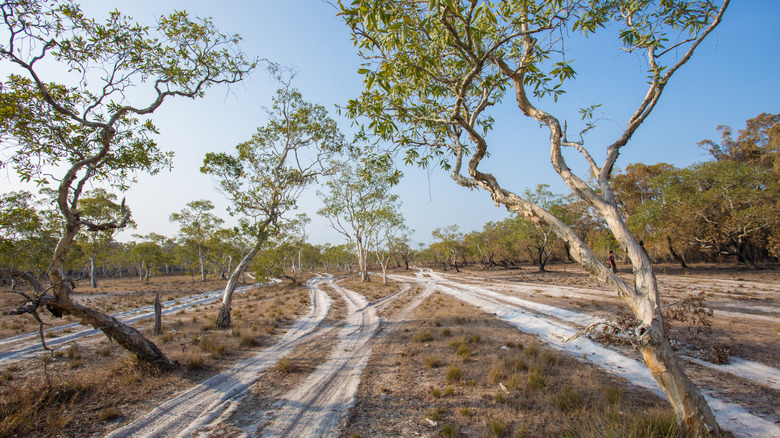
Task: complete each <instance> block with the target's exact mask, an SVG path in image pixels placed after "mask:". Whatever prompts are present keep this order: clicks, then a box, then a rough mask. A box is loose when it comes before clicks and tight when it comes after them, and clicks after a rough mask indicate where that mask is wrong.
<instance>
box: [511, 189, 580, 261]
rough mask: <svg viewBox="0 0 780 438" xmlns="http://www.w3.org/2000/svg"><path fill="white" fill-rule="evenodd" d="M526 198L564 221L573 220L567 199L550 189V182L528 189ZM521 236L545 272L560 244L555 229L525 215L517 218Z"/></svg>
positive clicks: (530, 253) (533, 257)
mask: <svg viewBox="0 0 780 438" xmlns="http://www.w3.org/2000/svg"><path fill="white" fill-rule="evenodd" d="M524 197H525V199H527V200H528V201H529V202H532V203H534V204H536V205H538V206H539V207H541V208H543V209H545V210H547V211H549V212H550V213H551V214H553V215H555V216H556V217H557V218H559V219H561V221H563V222H564V223H566V224H568V223H570V222H571V220H570V219H569V216H571V215H570V214H567V213H569V212H568V211H567V206H566V199H565V198H564V197H563V196H561V195H558V194H555V193H553V192H552V191H550V186H549V185H548V184H538V185H537V186H536V189H534V190H530V189H528V190H526V191H525V193H524ZM516 221H517V225H518V227H519V230H520V233H521V236H518V237H519V238H520V239H521V241H522V242H523V244H524V245H525V247H526V249H527V250H528V253H529V255H530V256H531V258H532V259H533V260H534V261H535V263H537V264H538V265H537V266H539V272H545V269H544V267H545V266H546V265H547V262H548V261H549V259H550V257H551V256H552V254H553V252H554V251H555V248H556V247H557V246H558V245H560V243H559V242H560V239H559V238H558V236H557V235H556V234H555V230H554V229H553V227H551V226H550V225H548V224H546V223H544V222H534V221H531V220H528V219H524V218H523V217H517V218H516Z"/></svg>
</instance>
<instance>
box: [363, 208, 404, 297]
mask: <svg viewBox="0 0 780 438" xmlns="http://www.w3.org/2000/svg"><path fill="white" fill-rule="evenodd" d="M400 207H401V204H400V203H388V204H387V205H386V206H385V207H384V208H383V209H382V210H381V211H378V212H377V222H378V224H377V226H376V228H375V229H374V234H373V236H372V237H371V240H372V245H371V246H373V248H374V255H375V256H376V260H377V262H379V266H380V267H381V268H382V284H387V264H388V263H389V262H390V259H392V257H393V255H394V254H393V251H394V250H395V249H396V245H399V244H400V243H401V242H403V241H404V240H405V239H406V235H405V234H406V231H407V228H406V225H404V217H403V215H402V214H401V211H400Z"/></svg>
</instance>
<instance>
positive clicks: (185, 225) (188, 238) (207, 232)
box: [168, 199, 224, 281]
mask: <svg viewBox="0 0 780 438" xmlns="http://www.w3.org/2000/svg"><path fill="white" fill-rule="evenodd" d="M212 210H214V203H213V202H211V201H209V200H207V199H199V200H197V201H190V202H188V203H187V206H186V207H185V208H183V209H182V210H181V211H180V212H178V213H172V214H171V215H170V217H169V218H168V220H169V221H171V222H178V223H179V235H180V237H181V241H182V243H183V244H184V245H185V246H190V247H194V249H195V252H196V253H197V255H198V263H199V266H200V279H201V281H206V251H207V248H206V244H207V242H208V241H209V239H210V238H211V236H212V234H213V233H215V232H217V230H219V226H220V225H222V223H223V222H224V220H222V219H221V218H219V217H217V216H216V215H215V214H213V213H211V211H212Z"/></svg>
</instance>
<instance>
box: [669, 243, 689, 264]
mask: <svg viewBox="0 0 780 438" xmlns="http://www.w3.org/2000/svg"><path fill="white" fill-rule="evenodd" d="M666 246H667V247H668V249H669V254H671V255H672V257H673V258H674V259H675V260H677V263H679V264H680V266H681V267H682V268H683V269H688V264H687V263H685V259H683V258H682V257H681V256H680V254H677V251H675V250H674V246H672V238H671V237H669V236H666Z"/></svg>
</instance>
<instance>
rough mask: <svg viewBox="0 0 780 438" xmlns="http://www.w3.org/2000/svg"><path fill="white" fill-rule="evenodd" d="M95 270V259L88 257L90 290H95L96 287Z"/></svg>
mask: <svg viewBox="0 0 780 438" xmlns="http://www.w3.org/2000/svg"><path fill="white" fill-rule="evenodd" d="M96 270H97V269H96V267H95V257H93V256H90V257H89V278H90V286H91V287H92V289H97V287H98V285H97V278H96V277H95V271H96Z"/></svg>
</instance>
